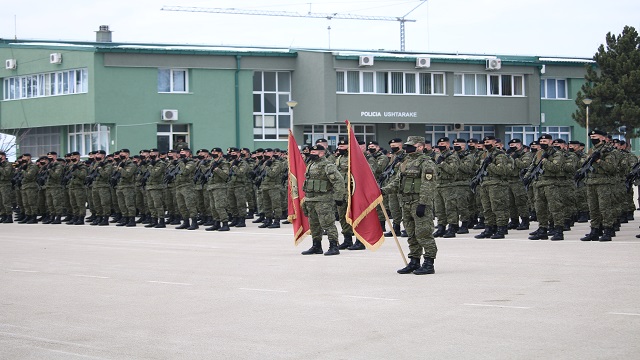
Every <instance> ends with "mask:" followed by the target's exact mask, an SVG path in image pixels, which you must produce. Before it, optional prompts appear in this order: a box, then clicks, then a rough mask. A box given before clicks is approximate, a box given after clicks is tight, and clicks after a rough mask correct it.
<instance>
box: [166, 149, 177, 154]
mask: <svg viewBox="0 0 640 360" xmlns="http://www.w3.org/2000/svg"><path fill="white" fill-rule="evenodd" d="M177 153H178V150H169V151H168V154H177Z"/></svg>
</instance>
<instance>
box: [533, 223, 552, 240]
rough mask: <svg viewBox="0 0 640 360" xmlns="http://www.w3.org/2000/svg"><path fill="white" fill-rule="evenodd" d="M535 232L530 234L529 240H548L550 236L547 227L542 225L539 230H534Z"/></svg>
mask: <svg viewBox="0 0 640 360" xmlns="http://www.w3.org/2000/svg"><path fill="white" fill-rule="evenodd" d="M534 233H535V234H532V235H531V236H529V240H547V239H548V238H549V234H548V233H547V228H546V227H542V226H541V227H539V228H538V230H536V231H534Z"/></svg>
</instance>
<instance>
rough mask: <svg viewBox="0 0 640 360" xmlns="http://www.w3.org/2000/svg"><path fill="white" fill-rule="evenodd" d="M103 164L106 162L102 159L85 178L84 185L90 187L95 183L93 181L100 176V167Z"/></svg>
mask: <svg viewBox="0 0 640 360" xmlns="http://www.w3.org/2000/svg"><path fill="white" fill-rule="evenodd" d="M103 164H104V162H102V161H101V162H100V163H98V165H97V166H96V167H95V168H93V170H91V172H90V173H89V175H88V176H87V177H86V178H84V185H85V186H87V187H90V186H91V185H93V182H94V181H95V180H96V178H97V177H98V169H99V168H100V167H102V165H103Z"/></svg>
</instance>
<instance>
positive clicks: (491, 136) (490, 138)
mask: <svg viewBox="0 0 640 360" xmlns="http://www.w3.org/2000/svg"><path fill="white" fill-rule="evenodd" d="M495 139H496V137H495V136H493V135H487V136H485V137H484V139H482V141H487V140H495Z"/></svg>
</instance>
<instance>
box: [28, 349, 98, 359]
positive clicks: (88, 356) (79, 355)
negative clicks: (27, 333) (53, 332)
mask: <svg viewBox="0 0 640 360" xmlns="http://www.w3.org/2000/svg"><path fill="white" fill-rule="evenodd" d="M34 348H35V349H40V350H46V351H51V352H54V353H57V354H63V355H71V356H75V357H79V358H83V359H98V360H107V358H103V357H98V356H91V355H84V354H78V353H72V352H68V351H61V350H53V349H47V348H43V347H39V346H34Z"/></svg>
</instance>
